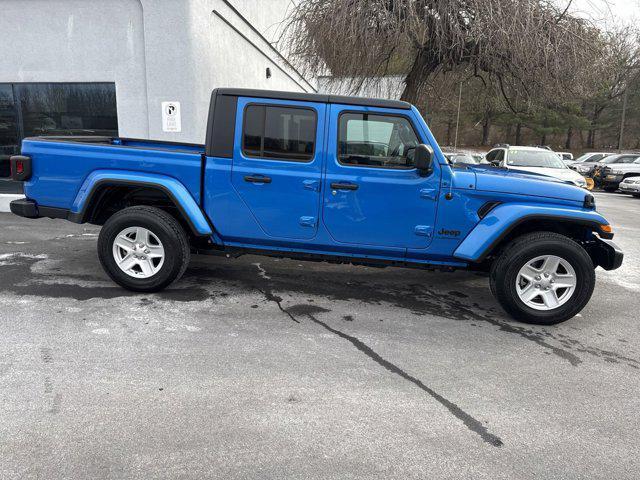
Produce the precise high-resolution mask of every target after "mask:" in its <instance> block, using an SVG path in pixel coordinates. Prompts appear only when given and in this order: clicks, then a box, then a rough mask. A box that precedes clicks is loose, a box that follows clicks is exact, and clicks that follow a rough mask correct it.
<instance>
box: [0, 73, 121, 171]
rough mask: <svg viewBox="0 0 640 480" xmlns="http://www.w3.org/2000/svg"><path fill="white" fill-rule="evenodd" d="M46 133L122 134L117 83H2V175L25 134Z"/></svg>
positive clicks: (0, 168) (0, 158)
mask: <svg viewBox="0 0 640 480" xmlns="http://www.w3.org/2000/svg"><path fill="white" fill-rule="evenodd" d="M46 135H80V136H82V135H104V136H110V137H111V136H113V137H116V136H118V115H117V110H116V87H115V84H113V83H14V84H0V176H1V175H4V176H8V175H9V172H8V164H9V162H8V158H9V156H10V155H13V154H16V153H18V152H19V150H20V143H21V142H22V139H23V138H26V137H34V136H46Z"/></svg>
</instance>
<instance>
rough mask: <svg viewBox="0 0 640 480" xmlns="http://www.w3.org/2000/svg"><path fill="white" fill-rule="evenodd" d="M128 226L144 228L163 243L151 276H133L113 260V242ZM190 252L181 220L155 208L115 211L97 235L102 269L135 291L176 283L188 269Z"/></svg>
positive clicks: (155, 288) (158, 289)
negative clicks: (161, 256) (158, 259)
mask: <svg viewBox="0 0 640 480" xmlns="http://www.w3.org/2000/svg"><path fill="white" fill-rule="evenodd" d="M129 227H143V228H146V229H147V230H149V231H151V232H152V233H153V234H154V235H155V236H156V237H157V238H158V239H159V240H160V242H162V246H163V248H164V263H163V264H162V266H161V267H160V269H159V270H158V271H157V272H156V273H155V274H154V275H153V276H151V277H148V278H134V277H133V276H130V275H129V274H127V273H125V272H124V271H123V270H122V269H120V267H118V265H117V263H116V259H115V258H114V253H113V244H114V241H115V240H116V237H117V236H118V235H119V234H120V233H121V232H122V231H124V230H125V229H127V228H129ZM190 255H191V254H190V249H189V241H188V239H187V235H186V234H185V232H184V229H183V228H182V226H181V225H180V223H178V221H177V220H176V219H175V218H173V217H172V216H171V215H169V214H168V213H167V212H165V211H163V210H160V209H159V208H155V207H147V206H138V207H129V208H126V209H124V210H121V211H119V212H117V213H116V214H114V215H113V216H112V217H111V218H109V220H107V222H106V223H105V224H104V226H103V227H102V230H101V231H100V236H99V237H98V257H99V258H100V263H101V264H102V267H103V268H104V270H105V272H107V274H108V275H109V277H111V279H112V280H113V281H114V282H116V283H117V284H118V285H120V286H122V287H124V288H126V289H127V290H132V291H134V292H158V291H160V290H162V289H164V288H165V287H167V286H168V285H170V284H171V283H172V282H175V281H176V280H178V279H179V278H180V277H181V276H182V274H183V273H184V272H185V270H186V269H187V266H188V265H189V259H190ZM158 266H159V265H156V267H158Z"/></svg>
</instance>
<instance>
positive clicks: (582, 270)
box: [490, 232, 596, 325]
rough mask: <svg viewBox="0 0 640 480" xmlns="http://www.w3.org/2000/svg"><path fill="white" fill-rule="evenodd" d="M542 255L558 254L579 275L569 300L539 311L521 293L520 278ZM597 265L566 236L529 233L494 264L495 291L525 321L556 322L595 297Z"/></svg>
mask: <svg viewBox="0 0 640 480" xmlns="http://www.w3.org/2000/svg"><path fill="white" fill-rule="evenodd" d="M542 255H555V256H558V257H560V258H562V259H564V260H565V261H567V262H568V263H569V264H570V265H571V267H572V268H573V269H574V271H575V274H576V289H575V291H574V292H573V294H572V295H571V297H570V298H569V299H568V300H567V301H566V303H564V304H562V305H560V306H559V307H557V308H554V309H552V310H536V309H535V308H531V307H530V306H528V305H526V304H525V303H524V302H523V301H522V300H521V299H520V297H519V296H518V293H517V290H516V279H517V278H518V272H519V271H520V269H521V268H522V267H523V266H524V265H525V264H526V263H527V262H528V261H530V260H533V259H535V258H536V257H539V256H542ZM594 270H595V268H594V265H593V261H592V260H591V257H589V254H588V253H587V252H586V251H585V250H584V248H582V246H580V245H579V244H578V243H576V242H574V241H573V240H571V239H570V238H568V237H565V236H564V235H560V234H557V233H553V232H537V233H529V234H525V235H522V236H520V237H517V238H516V239H514V240H513V241H511V243H509V244H508V245H507V246H506V248H505V249H504V250H503V251H502V253H501V254H500V256H499V257H498V258H497V259H496V260H495V261H494V263H493V265H492V266H491V275H490V282H491V291H492V293H493V294H494V296H495V297H496V299H497V300H498V302H499V303H500V305H501V306H502V308H504V310H505V311H506V312H507V313H509V314H510V315H511V316H512V317H513V318H515V319H516V320H519V321H521V322H525V323H533V324H538V325H553V324H556V323H560V322H564V321H565V320H568V319H570V318H572V317H574V316H575V315H576V314H578V313H579V312H580V311H581V310H582V309H583V308H584V307H585V305H586V304H587V303H588V302H589V300H590V299H591V295H592V294H593V289H594V287H595V281H596V276H595V271H594Z"/></svg>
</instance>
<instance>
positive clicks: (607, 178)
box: [600, 173, 623, 187]
mask: <svg viewBox="0 0 640 480" xmlns="http://www.w3.org/2000/svg"><path fill="white" fill-rule="evenodd" d="M622 180H623V178H622V175H614V174H611V173H609V174H606V175H602V176H601V177H600V185H601V186H603V187H618V186H619V185H620V182H622Z"/></svg>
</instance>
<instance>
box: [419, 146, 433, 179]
mask: <svg viewBox="0 0 640 480" xmlns="http://www.w3.org/2000/svg"><path fill="white" fill-rule="evenodd" d="M415 162H416V168H417V169H418V175H420V176H421V177H426V176H428V175H429V174H431V171H432V170H433V148H431V147H430V146H429V145H425V144H424V143H421V144H420V145H418V146H417V147H416V153H415Z"/></svg>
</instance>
